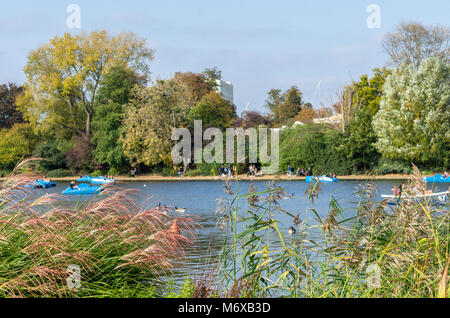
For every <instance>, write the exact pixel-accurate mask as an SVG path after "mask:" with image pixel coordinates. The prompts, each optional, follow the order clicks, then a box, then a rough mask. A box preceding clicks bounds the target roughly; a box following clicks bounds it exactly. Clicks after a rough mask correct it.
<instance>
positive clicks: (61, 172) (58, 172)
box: [47, 169, 73, 178]
mask: <svg viewBox="0 0 450 318" xmlns="http://www.w3.org/2000/svg"><path fill="white" fill-rule="evenodd" d="M72 175H73V172H72V171H70V170H67V169H55V170H50V171H49V172H47V177H49V178H64V177H70V176H72Z"/></svg>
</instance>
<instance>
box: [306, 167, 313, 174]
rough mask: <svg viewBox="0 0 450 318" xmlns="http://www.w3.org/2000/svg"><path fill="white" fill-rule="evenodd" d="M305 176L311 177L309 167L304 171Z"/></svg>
mask: <svg viewBox="0 0 450 318" xmlns="http://www.w3.org/2000/svg"><path fill="white" fill-rule="evenodd" d="M305 176H312V170H311V167H309V168H308V170H306V173H305Z"/></svg>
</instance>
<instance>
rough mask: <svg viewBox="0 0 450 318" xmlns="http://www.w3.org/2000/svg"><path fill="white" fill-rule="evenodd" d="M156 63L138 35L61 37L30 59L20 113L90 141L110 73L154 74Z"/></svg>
mask: <svg viewBox="0 0 450 318" xmlns="http://www.w3.org/2000/svg"><path fill="white" fill-rule="evenodd" d="M152 58H153V51H152V50H151V49H150V48H148V47H147V43H146V40H145V39H142V38H138V37H137V36H136V35H135V34H133V33H120V34H118V35H117V36H111V35H109V34H108V33H107V32H106V31H93V32H91V33H90V34H86V33H81V34H79V35H73V34H70V33H65V34H64V35H63V36H61V37H59V36H56V37H54V38H53V39H51V40H50V42H49V43H48V44H45V45H43V46H41V47H40V48H38V49H36V50H34V51H32V52H31V53H30V55H29V56H28V62H27V65H26V67H25V74H26V75H27V82H26V84H25V94H24V95H23V96H22V97H21V98H20V99H19V100H18V106H19V109H20V110H21V111H22V112H23V113H24V115H25V118H26V119H27V120H29V121H30V122H31V123H33V124H36V125H38V126H39V127H40V128H43V129H44V130H54V129H55V128H58V129H63V130H69V131H70V132H76V133H78V134H81V132H84V134H85V135H86V136H90V134H91V120H92V118H93V115H94V102H95V99H96V96H97V92H98V89H99V88H100V83H101V82H102V81H103V79H104V76H105V74H107V73H108V72H109V70H110V69H111V67H113V66H117V65H122V66H127V67H128V68H130V69H132V70H134V71H136V72H138V73H141V74H143V75H144V76H145V75H148V74H149V62H150V61H151V60H152Z"/></svg>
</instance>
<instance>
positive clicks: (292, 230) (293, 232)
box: [288, 226, 297, 235]
mask: <svg viewBox="0 0 450 318" xmlns="http://www.w3.org/2000/svg"><path fill="white" fill-rule="evenodd" d="M296 232H297V230H296V229H295V228H294V227H293V226H291V227H290V228H289V230H288V233H289V234H291V235H293V234H295V233H296Z"/></svg>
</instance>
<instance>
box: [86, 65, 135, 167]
mask: <svg viewBox="0 0 450 318" xmlns="http://www.w3.org/2000/svg"><path fill="white" fill-rule="evenodd" d="M136 84H143V83H142V82H141V81H140V78H139V76H138V75H137V74H136V73H135V72H134V71H132V70H130V69H127V68H125V67H122V66H115V67H113V68H111V70H110V72H109V73H108V74H106V75H105V78H104V80H103V81H102V83H101V87H100V89H99V90H98V94H97V98H96V102H95V115H94V118H93V121H92V127H93V137H92V142H93V143H94V144H95V149H94V152H93V155H94V160H95V161H96V162H97V163H99V164H101V165H107V166H109V167H110V168H114V169H116V170H120V169H121V168H123V167H124V166H125V165H126V164H127V163H128V161H127V158H126V157H125V154H124V153H123V149H122V143H121V141H120V137H121V135H122V133H123V129H122V122H123V116H124V112H125V105H126V104H127V103H128V101H129V99H130V97H131V92H132V89H133V87H134V86H135V85H136Z"/></svg>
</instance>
